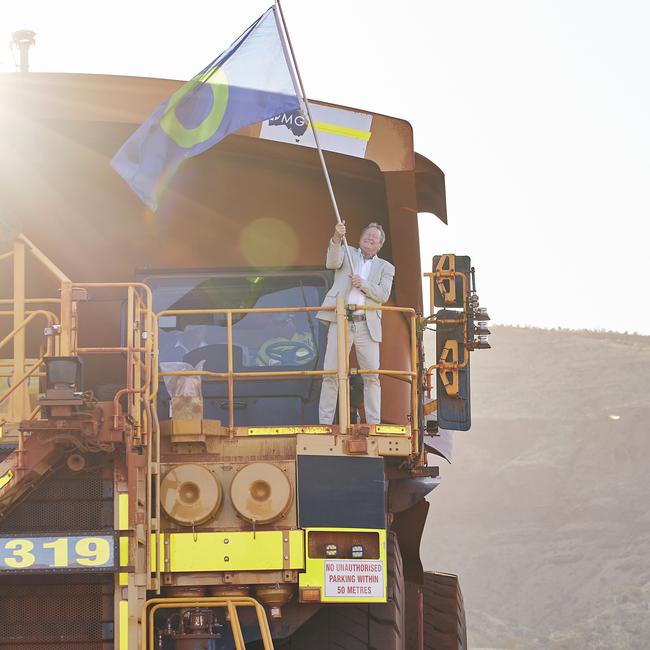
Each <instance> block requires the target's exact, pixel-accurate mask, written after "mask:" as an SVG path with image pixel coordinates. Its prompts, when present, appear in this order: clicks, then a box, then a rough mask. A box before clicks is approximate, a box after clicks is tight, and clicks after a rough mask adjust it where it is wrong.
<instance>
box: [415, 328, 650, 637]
mask: <svg viewBox="0 0 650 650" xmlns="http://www.w3.org/2000/svg"><path fill="white" fill-rule="evenodd" d="M492 330H493V336H492V337H491V342H492V345H493V350H491V351H489V352H477V353H475V354H474V355H473V359H472V364H473V367H472V393H473V405H472V406H473V426H472V429H471V431H469V432H466V433H458V434H456V444H455V458H454V463H453V465H451V466H449V465H447V464H446V463H444V461H442V463H441V474H442V479H443V480H442V484H441V486H440V487H439V488H438V489H437V490H436V491H435V492H434V493H433V495H432V496H431V504H432V507H431V511H430V512H431V516H430V520H429V522H428V525H427V528H426V530H425V536H424V539H423V545H422V555H423V562H424V564H425V567H426V568H427V569H438V570H445V571H451V572H456V573H459V574H460V576H461V584H462V587H463V591H464V594H465V603H466V606H467V609H468V623H469V627H470V645H471V647H473V648H479V647H490V648H508V649H510V648H517V649H520V648H521V649H524V648H534V649H537V648H550V649H567V650H568V649H571V650H573V649H582V648H588V649H591V648H594V649H596V648H598V649H600V648H603V649H605V648H607V649H608V650H609V649H618V648H621V649H622V648H626V649H628V648H629V649H636V648H639V649H642V648H643V649H645V648H648V647H650V616H648V614H649V610H650V500H649V499H648V495H649V494H650V468H649V464H650V337H643V336H635V335H623V334H613V333H592V332H570V331H548V330H537V329H527V328H512V327H493V328H492ZM429 347H431V346H429ZM429 358H431V357H429Z"/></svg>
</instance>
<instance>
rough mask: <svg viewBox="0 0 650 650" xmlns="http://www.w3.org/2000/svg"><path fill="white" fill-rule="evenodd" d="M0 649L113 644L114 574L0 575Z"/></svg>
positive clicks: (94, 649)
mask: <svg viewBox="0 0 650 650" xmlns="http://www.w3.org/2000/svg"><path fill="white" fill-rule="evenodd" d="M0 591H1V592H2V594H3V597H2V599H0V648H2V649H3V650H5V649H8V648H15V649H16V650H32V648H34V649H38V650H43V648H52V649H53V650H67V649H68V648H74V649H75V650H77V649H79V648H85V649H87V650H106V649H107V648H110V647H112V638H113V625H112V618H113V614H112V603H113V584H112V576H105V577H102V576H0Z"/></svg>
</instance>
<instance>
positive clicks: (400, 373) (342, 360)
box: [154, 297, 418, 453]
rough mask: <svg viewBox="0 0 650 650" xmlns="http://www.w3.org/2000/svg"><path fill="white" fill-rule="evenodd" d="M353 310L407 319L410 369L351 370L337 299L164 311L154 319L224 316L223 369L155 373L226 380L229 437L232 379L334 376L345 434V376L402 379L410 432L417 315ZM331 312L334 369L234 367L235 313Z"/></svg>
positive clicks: (340, 302)
mask: <svg viewBox="0 0 650 650" xmlns="http://www.w3.org/2000/svg"><path fill="white" fill-rule="evenodd" d="M354 309H355V310H366V311H369V310H377V311H379V310H381V311H386V312H389V311H392V312H399V313H402V314H405V315H406V316H407V318H408V319H409V338H410V361H411V369H410V370H391V369H385V368H379V369H378V370H377V369H367V368H359V369H351V368H350V359H349V354H348V353H347V350H348V328H347V326H346V305H345V304H344V302H343V299H342V298H341V297H339V298H338V299H337V304H336V307H265V308H253V307H251V308H232V309H167V310H164V311H161V312H158V314H157V318H158V319H160V318H162V317H164V316H214V315H223V316H225V317H226V341H227V370H226V371H224V372H215V371H211V370H198V369H194V370H168V371H164V372H163V371H160V370H159V371H158V376H159V377H184V376H200V377H205V378H206V379H207V380H209V381H226V382H227V383H228V427H227V430H228V433H229V435H230V437H233V436H234V435H235V432H236V427H235V412H234V404H235V391H234V384H235V381H236V380H240V381H246V380H249V381H250V380H258V381H259V380H272V379H291V378H294V377H321V378H322V377H324V376H325V375H336V377H337V379H338V390H339V400H338V402H339V430H340V432H341V433H347V432H348V430H349V426H350V408H349V377H350V374H359V375H364V374H377V375H384V376H390V377H395V378H398V379H404V380H406V381H408V382H409V383H410V384H411V404H410V410H411V412H410V414H408V415H409V416H410V418H411V422H412V424H413V429H414V430H415V429H416V428H417V412H418V401H417V400H418V397H417V376H418V371H417V359H418V352H417V314H416V312H415V310H414V309H411V308H408V307H393V306H372V307H366V306H358V307H357V306H354ZM316 311H332V312H335V316H336V321H335V322H336V325H337V342H338V367H337V369H335V370H277V371H274V370H264V371H254V370H253V371H237V370H235V368H234V361H233V316H234V315H236V314H272V313H296V312H298V313H299V312H316ZM157 392H158V386H157V385H156V386H155V388H154V398H155V396H156V395H157ZM413 439H414V440H415V446H414V448H413V451H414V453H417V451H418V450H417V436H416V435H414V436H413Z"/></svg>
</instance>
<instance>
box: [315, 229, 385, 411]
mask: <svg viewBox="0 0 650 650" xmlns="http://www.w3.org/2000/svg"><path fill="white" fill-rule="evenodd" d="M344 237H345V223H338V224H336V229H335V230H334V235H333V237H332V238H331V239H330V242H329V246H328V247H327V261H326V264H325V266H326V267H327V268H328V269H335V270H336V273H335V274H334V284H333V286H332V288H331V289H330V290H329V291H328V293H327V296H325V300H324V301H323V305H322V306H323V307H333V306H335V305H336V297H337V296H338V295H339V294H340V295H342V296H343V298H344V301H345V304H346V305H363V306H367V307H371V306H375V305H377V306H379V305H382V304H383V303H384V302H386V300H388V296H390V290H391V287H392V286H393V277H394V275H395V267H394V266H393V265H392V264H391V263H390V262H387V261H386V260H382V259H380V258H379V257H377V253H378V252H379V251H380V249H381V247H382V246H383V245H384V241H385V239H386V235H385V233H384V230H383V228H382V227H381V226H380V225H379V224H378V223H370V224H368V225H367V226H366V227H365V228H364V229H363V232H362V233H361V237H360V239H359V248H358V249H357V248H350V257H351V258H352V264H353V266H354V269H351V268H350V264H349V262H348V260H347V256H346V254H345V249H344V246H343V238H344ZM317 318H318V319H320V320H321V321H324V322H326V323H327V322H329V332H328V335H327V349H326V350H325V361H324V364H323V369H324V370H335V369H336V367H337V353H338V351H337V340H336V315H335V313H334V312H333V311H319V312H318V314H317ZM380 341H381V311H378V310H360V309H359V310H356V311H354V312H352V314H350V317H349V321H348V343H349V346H350V347H349V348H348V354H349V352H350V348H351V347H352V343H354V348H355V350H356V352H357V360H358V361H359V367H360V368H365V369H368V370H375V369H378V368H379V343H380ZM362 377H363V403H364V408H365V412H366V422H367V423H368V424H378V423H379V422H381V389H380V385H379V375H373V374H364V375H362ZM337 398H338V379H337V378H336V376H335V375H325V376H324V377H323V384H322V387H321V393H320V404H319V422H320V423H321V424H332V422H333V420H334V412H335V411H336V400H337Z"/></svg>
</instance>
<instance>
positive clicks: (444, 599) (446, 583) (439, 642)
mask: <svg viewBox="0 0 650 650" xmlns="http://www.w3.org/2000/svg"><path fill="white" fill-rule="evenodd" d="M422 596H423V598H422V600H423V603H422V606H423V614H424V650H467V627H466V624H465V605H464V604H463V594H462V593H461V591H460V584H459V582H458V576H455V575H451V574H450V573H429V572H428V571H427V572H425V573H424V586H423V588H422Z"/></svg>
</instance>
